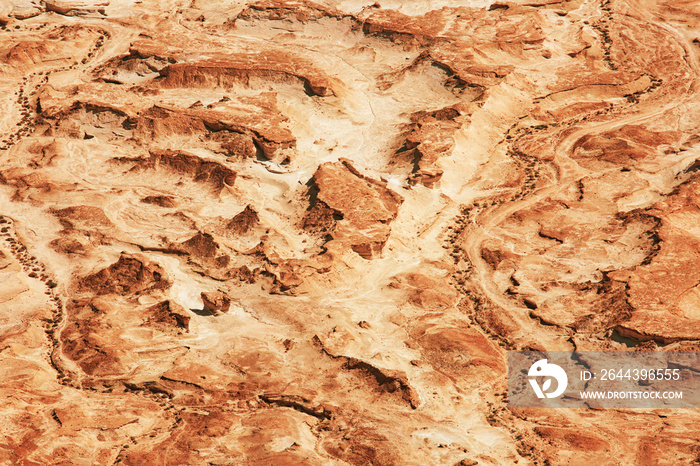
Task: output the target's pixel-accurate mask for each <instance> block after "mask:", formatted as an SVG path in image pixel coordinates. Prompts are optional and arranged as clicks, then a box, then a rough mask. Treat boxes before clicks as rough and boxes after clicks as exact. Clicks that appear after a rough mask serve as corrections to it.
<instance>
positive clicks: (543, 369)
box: [527, 359, 569, 398]
mask: <svg viewBox="0 0 700 466" xmlns="http://www.w3.org/2000/svg"><path fill="white" fill-rule="evenodd" d="M527 375H528V376H529V377H530V385H532V389H533V390H534V391H535V395H537V398H544V397H545V396H546V397H547V398H556V397H558V396H561V395H562V393H564V390H566V384H567V383H568V382H569V378H568V377H567V376H566V372H564V369H562V368H561V367H559V366H557V365H556V364H549V363H547V360H546V359H540V360H539V361H537V362H536V363H534V364H533V365H532V366H530V370H529V371H528V373H527ZM537 377H547V378H546V379H545V380H544V383H543V384H542V388H540V385H539V384H538V383H537ZM552 379H554V380H556V381H557V389H556V390H554V391H552V392H548V390H549V389H550V388H551V385H552Z"/></svg>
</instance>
